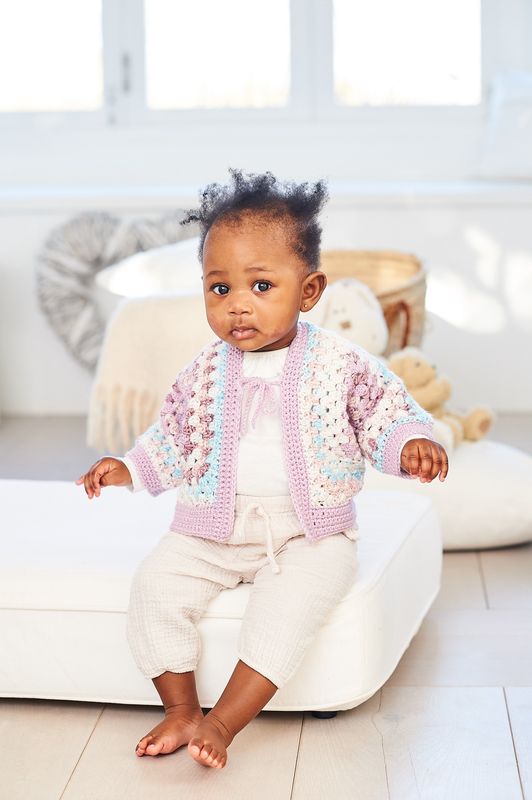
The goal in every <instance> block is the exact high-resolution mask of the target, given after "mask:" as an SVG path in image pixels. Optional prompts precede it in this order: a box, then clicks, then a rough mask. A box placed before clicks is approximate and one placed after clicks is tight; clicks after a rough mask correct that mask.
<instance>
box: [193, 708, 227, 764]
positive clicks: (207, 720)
mask: <svg viewBox="0 0 532 800" xmlns="http://www.w3.org/2000/svg"><path fill="white" fill-rule="evenodd" d="M232 741H233V736H231V734H230V733H229V731H228V730H227V728H226V727H225V725H224V724H223V722H222V721H221V720H219V719H218V718H217V717H215V716H213V714H212V712H210V713H209V714H207V716H206V717H204V718H203V720H202V721H201V722H200V724H199V725H198V727H197V728H196V730H195V731H194V734H193V736H192V738H191V739H190V741H189V743H188V752H189V753H190V755H191V756H192V758H194V759H195V760H196V761H197V762H198V763H199V764H203V766H204V767H215V768H216V769H222V768H223V767H225V765H226V763H227V749H226V748H227V747H229V745H230V744H231V742H232Z"/></svg>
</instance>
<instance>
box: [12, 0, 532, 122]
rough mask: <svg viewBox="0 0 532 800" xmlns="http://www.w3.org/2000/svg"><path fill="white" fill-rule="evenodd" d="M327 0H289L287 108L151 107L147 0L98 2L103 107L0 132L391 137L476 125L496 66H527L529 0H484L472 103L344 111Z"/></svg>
mask: <svg viewBox="0 0 532 800" xmlns="http://www.w3.org/2000/svg"><path fill="white" fill-rule="evenodd" d="M332 9H333V0H290V23H291V88H290V100H289V103H288V104H287V106H285V107H283V108H265V109H246V108H242V109H190V110H188V109H182V110H181V109H180V110H168V111H167V110H154V109H149V108H147V106H146V104H145V77H144V31H143V18H144V0H102V27H103V43H104V46H103V50H104V54H103V57H104V98H103V100H104V104H103V107H102V109H100V110H97V111H53V112H52V111H50V112H48V111H40V112H0V130H2V131H8V132H10V133H13V134H16V133H17V132H19V131H20V132H22V131H28V130H30V131H31V130H34V131H36V132H41V131H43V130H53V131H57V132H59V131H61V132H62V131H65V132H67V133H68V132H70V131H80V130H82V131H99V132H102V133H106V132H110V131H113V130H122V131H124V132H127V131H130V130H139V129H144V130H146V131H149V132H153V131H155V132H156V131H158V130H159V131H162V132H166V131H167V130H168V129H171V128H179V127H183V126H185V127H186V128H188V129H190V128H192V129H194V128H197V129H198V130H199V131H201V130H202V129H207V128H208V129H209V130H211V129H212V125H213V124H214V123H216V124H217V125H219V126H221V127H222V128H227V129H230V128H231V127H232V126H234V125H250V127H252V126H253V124H258V123H260V124H261V125H265V126H279V124H281V123H282V124H284V125H291V124H295V125H297V124H298V123H301V124H307V125H308V124H311V125H314V126H318V127H324V128H331V129H332V128H335V127H338V126H339V125H347V126H348V127H349V128H350V129H353V130H358V129H362V130H364V131H366V130H370V131H376V132H379V131H380V132H382V133H383V134H384V135H390V134H391V133H393V131H394V130H396V131H397V132H398V133H403V132H404V133H405V134H406V133H408V131H409V130H412V129H415V130H416V131H417V132H419V130H420V129H421V130H431V129H434V128H436V129H438V130H439V129H440V128H441V127H442V126H443V128H446V127H455V126H456V125H464V126H467V127H469V126H471V125H473V126H477V125H480V124H481V123H482V121H483V119H484V117H485V114H486V107H487V101H488V99H489V90H490V84H491V81H492V79H493V76H494V74H495V72H496V71H497V70H498V69H501V68H505V67H506V68H513V69H519V68H521V69H532V48H527V41H526V39H527V37H526V33H527V30H528V28H529V26H532V0H505V3H504V4H503V3H500V0H481V37H482V39H481V59H482V64H481V76H482V79H481V80H482V96H481V102H480V103H479V104H478V105H441V106H434V105H430V106H424V105H411V106H378V107H374V106H371V107H367V106H366V107H349V106H343V105H338V104H336V103H335V102H334V82H333V78H334V76H333V58H332V48H333V41H332V38H333V25H332Z"/></svg>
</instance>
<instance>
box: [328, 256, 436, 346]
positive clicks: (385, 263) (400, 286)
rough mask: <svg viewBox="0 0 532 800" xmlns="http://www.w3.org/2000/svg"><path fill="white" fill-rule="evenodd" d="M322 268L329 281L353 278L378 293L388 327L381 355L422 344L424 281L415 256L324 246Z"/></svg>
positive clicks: (423, 273) (423, 272)
mask: <svg viewBox="0 0 532 800" xmlns="http://www.w3.org/2000/svg"><path fill="white" fill-rule="evenodd" d="M321 269H322V270H323V272H325V274H326V275H327V278H328V280H329V282H330V283H333V282H334V281H336V280H339V279H340V278H356V279H357V280H359V281H361V282H362V283H365V284H367V285H368V286H369V288H370V289H371V290H372V291H373V293H374V294H375V295H376V296H377V298H378V300H379V302H380V304H381V306H382V310H383V313H384V317H385V319H386V324H387V325H388V330H389V340H388V346H387V348H386V351H385V353H384V355H386V356H389V355H390V354H391V353H394V352H396V351H397V350H401V348H403V347H406V346H407V345H413V346H416V347H418V346H419V345H420V344H421V341H422V338H423V331H424V327H425V294H426V290H427V281H426V272H425V270H424V268H423V265H422V264H421V261H420V260H419V259H418V258H416V257H415V256H413V255H409V254H408V253H397V252H394V251H388V250H325V251H323V252H322V254H321Z"/></svg>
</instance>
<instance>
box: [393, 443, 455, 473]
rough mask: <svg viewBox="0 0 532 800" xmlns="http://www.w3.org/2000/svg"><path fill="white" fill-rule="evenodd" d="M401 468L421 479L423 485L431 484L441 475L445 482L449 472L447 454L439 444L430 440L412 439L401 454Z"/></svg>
mask: <svg viewBox="0 0 532 800" xmlns="http://www.w3.org/2000/svg"><path fill="white" fill-rule="evenodd" d="M401 467H402V469H404V471H405V472H408V474H409V475H412V476H414V477H416V478H419V480H420V481H421V483H430V481H433V480H434V478H435V477H436V475H437V474H438V473H439V474H440V481H444V480H445V478H446V477H447V473H448V472H449V462H448V459H447V453H446V452H445V450H444V449H443V447H442V446H441V444H438V443H437V442H432V441H431V440H430V439H411V440H410V441H409V442H407V443H406V444H405V446H404V447H403V450H402V452H401Z"/></svg>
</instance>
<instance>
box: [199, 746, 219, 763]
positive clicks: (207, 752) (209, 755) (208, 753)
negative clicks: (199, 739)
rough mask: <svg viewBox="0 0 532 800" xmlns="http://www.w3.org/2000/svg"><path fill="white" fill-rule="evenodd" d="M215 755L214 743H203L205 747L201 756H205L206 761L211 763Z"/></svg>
mask: <svg viewBox="0 0 532 800" xmlns="http://www.w3.org/2000/svg"><path fill="white" fill-rule="evenodd" d="M215 755H216V750H215V749H214V747H213V745H212V744H209V743H207V744H204V745H203V749H202V751H201V754H200V756H201V758H203V760H204V761H207V762H208V763H209V764H210V763H211V761H212V759H213V758H214V756H215Z"/></svg>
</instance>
